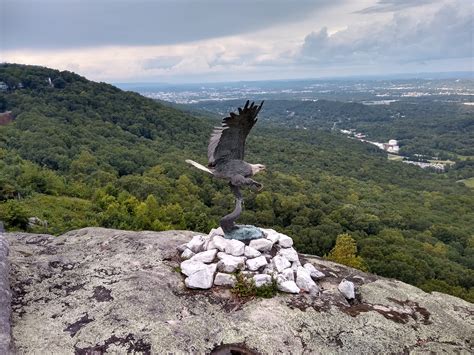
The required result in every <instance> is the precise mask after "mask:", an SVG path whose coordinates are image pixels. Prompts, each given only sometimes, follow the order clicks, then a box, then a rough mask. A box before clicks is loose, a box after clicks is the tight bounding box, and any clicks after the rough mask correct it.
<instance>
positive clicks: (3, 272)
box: [0, 234, 13, 354]
mask: <svg viewBox="0 0 474 355" xmlns="http://www.w3.org/2000/svg"><path fill="white" fill-rule="evenodd" d="M8 250H9V248H8V242H7V240H6V239H5V238H4V237H3V235H2V234H0V354H8V353H9V352H10V351H12V345H13V344H12V343H11V335H10V331H11V329H10V313H11V296H12V295H11V291H10V282H9V280H8V276H9V271H10V266H9V262H8V259H7V257H8Z"/></svg>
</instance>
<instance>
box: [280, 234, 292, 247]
mask: <svg viewBox="0 0 474 355" xmlns="http://www.w3.org/2000/svg"><path fill="white" fill-rule="evenodd" d="M278 244H279V245H280V246H281V247H282V248H291V247H292V246H293V239H291V238H290V237H288V236H287V235H284V234H281V235H280V238H279V239H278Z"/></svg>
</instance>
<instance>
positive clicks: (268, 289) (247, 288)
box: [231, 272, 278, 298]
mask: <svg viewBox="0 0 474 355" xmlns="http://www.w3.org/2000/svg"><path fill="white" fill-rule="evenodd" d="M234 275H235V277H236V279H237V281H236V283H235V285H234V287H233V288H232V290H231V291H232V293H234V294H235V295H237V296H238V297H240V298H248V297H262V298H272V297H274V296H276V294H277V293H278V288H277V282H276V279H275V278H273V277H272V282H271V283H269V284H267V285H263V286H260V287H257V286H255V281H254V279H253V278H251V277H247V276H245V275H244V274H242V273H240V272H237V273H235V274H234Z"/></svg>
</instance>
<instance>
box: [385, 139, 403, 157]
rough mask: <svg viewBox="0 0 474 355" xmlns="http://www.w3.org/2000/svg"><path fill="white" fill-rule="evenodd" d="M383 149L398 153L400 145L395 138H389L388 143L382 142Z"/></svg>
mask: <svg viewBox="0 0 474 355" xmlns="http://www.w3.org/2000/svg"><path fill="white" fill-rule="evenodd" d="M383 150H386V151H387V152H389V153H393V154H398V153H399V152H400V147H399V146H398V142H397V141H396V140H395V139H390V140H389V141H388V143H384V144H383Z"/></svg>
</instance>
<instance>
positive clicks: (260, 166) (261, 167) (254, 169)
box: [250, 164, 266, 175]
mask: <svg viewBox="0 0 474 355" xmlns="http://www.w3.org/2000/svg"><path fill="white" fill-rule="evenodd" d="M250 167H251V168H252V175H255V174H256V173H258V172H260V171H262V170H265V168H266V167H265V165H263V164H250Z"/></svg>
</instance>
